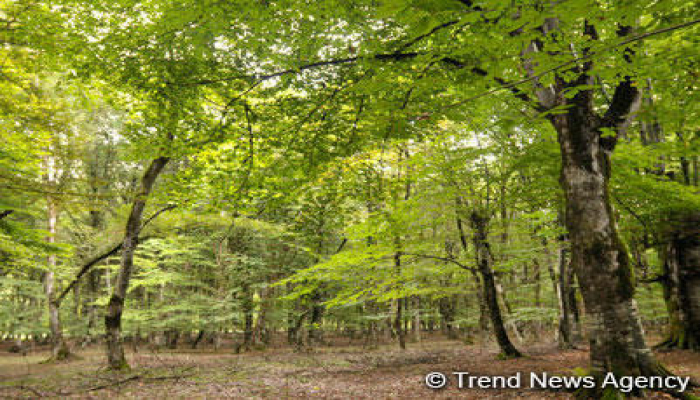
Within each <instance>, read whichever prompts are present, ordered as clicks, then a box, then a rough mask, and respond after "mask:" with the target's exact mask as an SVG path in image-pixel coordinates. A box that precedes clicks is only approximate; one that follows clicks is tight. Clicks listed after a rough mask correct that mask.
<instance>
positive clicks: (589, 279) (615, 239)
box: [551, 75, 667, 376]
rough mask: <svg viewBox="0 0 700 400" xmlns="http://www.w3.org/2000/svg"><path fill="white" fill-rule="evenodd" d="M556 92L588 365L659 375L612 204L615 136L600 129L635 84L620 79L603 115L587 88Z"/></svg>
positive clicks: (611, 122)
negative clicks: (565, 93) (567, 94)
mask: <svg viewBox="0 0 700 400" xmlns="http://www.w3.org/2000/svg"><path fill="white" fill-rule="evenodd" d="M594 83H595V82H594V81H593V79H592V78H589V77H587V76H586V75H581V77H580V78H579V79H578V80H577V81H576V82H572V83H571V86H580V85H591V86H593V85H594ZM562 92H563V91H562V90H560V91H559V94H558V99H557V101H558V104H560V105H566V106H567V107H568V109H567V111H566V113H562V114H558V115H555V116H553V117H552V118H551V120H552V123H553V125H554V127H555V128H556V130H557V133H558V137H559V144H560V148H561V157H562V173H561V184H562V186H563V188H564V193H565V196H566V218H565V222H566V226H567V228H568V232H569V237H570V242H571V266H572V267H573V268H574V270H575V272H576V275H577V277H578V281H579V283H580V286H581V292H582V294H583V299H584V302H585V305H586V312H587V316H588V323H589V324H588V333H589V336H590V345H591V352H590V359H591V366H592V369H593V372H594V374H596V375H602V374H603V373H605V372H613V373H615V374H617V375H631V376H635V375H658V374H665V373H667V371H666V370H665V369H664V368H663V367H662V366H661V365H660V364H659V363H658V362H657V361H656V360H655V358H654V356H653V355H652V353H651V351H650V350H649V348H648V347H647V345H646V343H645V340H644V335H643V330H642V325H641V321H640V318H639V315H638V312H637V305H636V303H635V301H634V298H633V296H634V290H635V286H634V282H633V278H632V266H631V264H630V260H629V257H628V254H627V250H626V248H625V246H624V245H623V244H622V241H621V239H620V236H619V234H618V232H617V226H616V222H615V215H614V213H613V210H612V206H611V203H610V194H609V190H610V189H609V184H608V182H609V178H610V153H611V152H612V149H613V148H614V144H615V142H614V140H615V138H614V137H610V136H608V135H606V136H603V135H602V131H601V128H608V129H611V130H613V131H614V130H619V129H621V128H620V123H619V121H620V120H622V119H624V117H625V116H626V115H627V113H628V112H629V108H630V107H631V105H630V104H629V103H632V102H634V101H635V100H634V97H635V96H637V92H636V89H634V87H633V86H632V84H631V82H629V81H625V82H623V83H622V84H621V85H620V86H619V87H618V89H617V90H616V93H615V95H614V98H613V105H611V107H610V109H609V110H608V114H606V117H605V118H600V117H598V116H597V115H596V114H595V113H594V111H593V94H592V92H591V90H582V91H579V92H578V93H577V94H576V95H575V96H574V97H573V98H572V99H565V98H564V96H563V95H562V94H561V93H562ZM625 104H626V105H625ZM606 121H607V122H606ZM603 122H606V123H603Z"/></svg>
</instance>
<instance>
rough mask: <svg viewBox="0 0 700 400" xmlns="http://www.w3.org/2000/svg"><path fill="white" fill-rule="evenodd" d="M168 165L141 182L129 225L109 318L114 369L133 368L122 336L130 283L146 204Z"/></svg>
mask: <svg viewBox="0 0 700 400" xmlns="http://www.w3.org/2000/svg"><path fill="white" fill-rule="evenodd" d="M168 161H170V159H169V158H168V157H159V158H156V159H155V160H153V161H152V162H151V164H150V165H149V166H148V169H147V170H146V173H145V174H144V175H143V178H142V179H141V187H140V188H139V191H138V193H137V194H136V197H135V198H134V200H133V203H132V206H131V213H130V214H129V219H128V221H127V223H126V231H125V232H124V241H123V245H122V257H121V264H120V269H119V274H118V275H117V279H116V282H115V283H114V290H113V291H112V296H111V297H110V299H109V304H108V305H107V312H106V315H105V333H106V335H105V339H106V350H107V362H108V364H109V368H110V369H116V370H120V369H128V368H129V364H128V363H127V362H126V357H125V356H124V343H123V340H122V335H121V328H122V312H123V310H124V300H125V299H126V293H127V290H128V289H129V279H130V278H131V270H132V268H133V265H134V252H135V251H136V247H137V246H138V235H139V231H140V230H141V219H142V217H143V211H144V209H145V208H146V201H147V199H148V196H149V195H150V193H151V191H152V189H153V185H154V184H155V182H156V179H157V178H158V175H160V173H161V172H162V171H163V168H165V165H166V164H167V163H168Z"/></svg>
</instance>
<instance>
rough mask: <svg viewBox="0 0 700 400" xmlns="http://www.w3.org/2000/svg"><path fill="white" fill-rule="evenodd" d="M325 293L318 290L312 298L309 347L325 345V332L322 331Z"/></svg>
mask: <svg viewBox="0 0 700 400" xmlns="http://www.w3.org/2000/svg"><path fill="white" fill-rule="evenodd" d="M322 301H323V293H322V292H321V290H320V289H316V291H314V294H313V295H312V296H311V317H310V318H309V345H313V344H323V331H322V330H321V322H322V320H323V312H324V310H325V309H324V307H323V304H321V302H322Z"/></svg>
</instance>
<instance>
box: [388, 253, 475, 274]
mask: <svg viewBox="0 0 700 400" xmlns="http://www.w3.org/2000/svg"><path fill="white" fill-rule="evenodd" d="M401 254H402V255H404V256H413V257H418V258H430V259H434V260H440V261H445V262H450V263H453V264H455V265H457V266H458V267H460V268H462V269H466V270H467V271H472V272H475V271H476V269H474V268H472V267H468V266H466V265H464V264H462V263H461V262H459V261H457V260H455V259H454V258H448V257H440V256H433V255H430V254H415V253H401Z"/></svg>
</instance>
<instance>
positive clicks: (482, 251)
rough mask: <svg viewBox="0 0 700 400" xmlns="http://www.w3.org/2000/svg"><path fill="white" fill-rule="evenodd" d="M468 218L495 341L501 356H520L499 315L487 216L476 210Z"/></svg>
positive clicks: (499, 309)
mask: <svg viewBox="0 0 700 400" xmlns="http://www.w3.org/2000/svg"><path fill="white" fill-rule="evenodd" d="M470 219H471V223H472V229H473V230H474V249H475V254H476V264H477V268H478V270H479V274H480V275H481V279H482V282H483V293H484V300H485V302H486V307H487V308H488V311H489V317H490V319H491V325H492V326H493V331H494V334H495V335H496V341H497V342H498V346H499V347H500V349H501V356H502V357H506V358H515V357H520V356H521V354H520V352H519V351H518V349H516V348H515V346H514V345H513V343H512V342H511V341H510V338H509V337H508V332H507V331H506V328H505V326H504V324H503V317H502V316H501V308H500V307H499V305H498V291H497V289H496V280H495V278H494V274H493V268H492V267H491V260H492V256H491V250H490V245H489V242H488V234H487V224H488V217H486V216H484V215H481V214H480V213H479V212H477V211H472V213H471V217H470Z"/></svg>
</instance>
